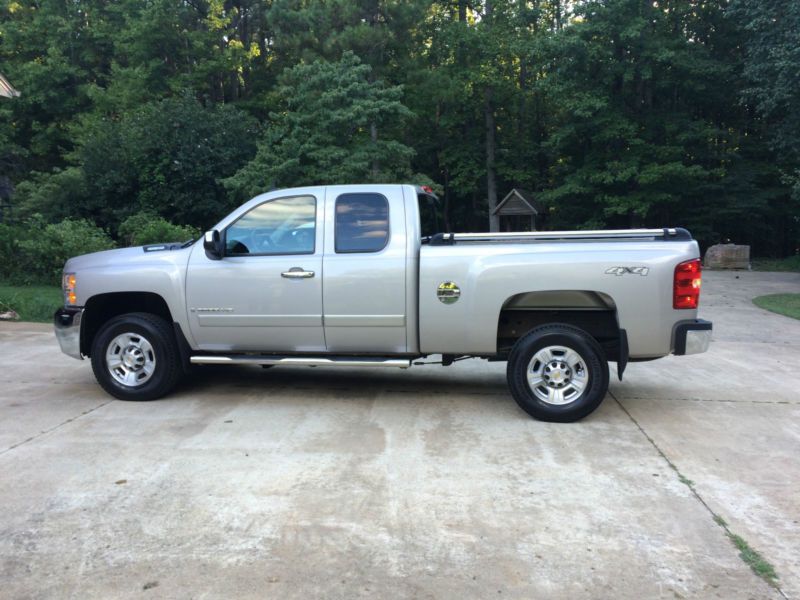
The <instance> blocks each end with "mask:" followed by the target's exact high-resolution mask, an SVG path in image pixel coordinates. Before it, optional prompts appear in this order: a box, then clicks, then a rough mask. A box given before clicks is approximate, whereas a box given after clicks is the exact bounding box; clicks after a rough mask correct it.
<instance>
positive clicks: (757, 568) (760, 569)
mask: <svg viewBox="0 0 800 600" xmlns="http://www.w3.org/2000/svg"><path fill="white" fill-rule="evenodd" d="M728 537H729V538H730V539H731V541H732V542H733V545H734V546H736V548H737V549H738V550H739V557H740V558H741V559H742V560H743V561H744V562H745V563H747V564H748V565H749V566H750V568H751V569H753V573H755V574H756V575H758V576H759V577H761V578H762V579H763V580H764V581H766V582H767V583H769V584H770V585H773V586H774V585H775V583H776V581H777V579H778V574H777V573H776V572H775V567H773V566H772V565H771V564H769V563H768V562H767V560H766V559H765V558H764V557H763V556H761V555H760V554H759V553H758V551H757V550H754V549H753V548H751V547H750V544H748V543H747V542H746V541H745V540H744V539H743V538H742V537H741V536H738V535H736V534H735V533H731V532H730V531H729V532H728Z"/></svg>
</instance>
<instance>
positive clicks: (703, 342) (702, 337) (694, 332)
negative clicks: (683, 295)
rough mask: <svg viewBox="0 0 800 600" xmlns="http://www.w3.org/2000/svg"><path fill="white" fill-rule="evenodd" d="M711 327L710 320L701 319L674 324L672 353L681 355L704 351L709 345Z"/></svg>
mask: <svg viewBox="0 0 800 600" xmlns="http://www.w3.org/2000/svg"><path fill="white" fill-rule="evenodd" d="M713 327H714V326H713V325H712V323H711V321H705V320H703V319H695V320H693V321H683V322H681V323H678V324H677V325H675V333H674V337H673V339H674V341H675V349H674V350H673V351H672V353H673V354H677V355H679V356H681V355H685V354H700V353H701V352H706V351H707V350H708V347H709V346H710V345H711V332H712V331H713Z"/></svg>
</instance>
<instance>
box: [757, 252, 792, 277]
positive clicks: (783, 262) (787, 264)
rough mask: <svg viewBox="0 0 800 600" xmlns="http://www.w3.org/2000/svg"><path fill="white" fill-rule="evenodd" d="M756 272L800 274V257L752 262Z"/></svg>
mask: <svg viewBox="0 0 800 600" xmlns="http://www.w3.org/2000/svg"><path fill="white" fill-rule="evenodd" d="M752 267H753V270H754V271H789V272H794V273H800V255H797V254H795V255H794V256H787V257H786V258H782V259H774V258H773V259H769V258H767V259H759V260H754V261H752Z"/></svg>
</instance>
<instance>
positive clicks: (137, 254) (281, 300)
mask: <svg viewBox="0 0 800 600" xmlns="http://www.w3.org/2000/svg"><path fill="white" fill-rule="evenodd" d="M435 227H436V219H435V197H434V196H433V194H432V193H431V192H430V190H429V189H427V188H420V187H415V186H411V185H339V186H320V187H307V188H296V189H287V190H279V191H273V192H269V193H267V194H262V195H260V196H258V197H256V198H254V199H253V200H251V201H249V202H247V203H246V204H244V205H243V206H241V207H239V208H238V209H236V210H235V211H233V212H232V213H231V214H230V215H228V216H227V217H225V218H224V219H222V221H220V222H219V223H218V224H217V225H216V227H215V228H214V229H213V230H211V231H208V232H207V233H206V234H205V235H204V236H203V238H202V239H200V240H197V241H196V242H187V243H184V244H157V245H150V246H144V247H137V248H125V249H119V250H110V251H107V252H98V253H96V254H88V255H85V256H79V257H76V258H72V259H70V260H69V261H67V263H66V265H65V267H64V278H63V279H64V298H65V305H64V307H63V308H62V309H60V310H59V311H58V312H57V313H56V314H55V316H54V319H55V328H56V335H57V337H58V340H59V342H60V344H61V349H62V350H63V351H64V352H65V353H66V354H68V355H70V356H73V357H75V358H78V359H82V358H83V357H84V356H86V357H90V358H91V361H92V368H93V370H94V373H95V376H96V378H97V381H98V382H99V383H100V385H101V386H102V387H103V388H104V389H105V390H106V391H107V392H108V393H109V394H111V395H113V396H115V397H117V398H121V399H124V400H153V399H156V398H159V397H161V396H163V395H165V394H167V393H168V392H169V391H170V390H171V389H172V388H173V387H174V386H175V385H176V384H177V383H178V381H179V379H180V377H181V375H183V374H184V373H186V372H188V371H189V370H190V369H191V368H192V365H211V364H252V365H263V366H271V365H310V366H321V365H324V366H350V367H399V368H408V367H410V366H411V365H412V364H413V362H414V361H415V360H417V359H420V358H422V357H425V356H427V355H431V354H441V355H442V359H441V363H442V364H443V365H449V364H451V363H453V362H454V361H455V360H458V359H460V358H466V357H476V358H483V359H487V360H490V361H507V378H508V385H509V387H510V389H511V393H512V395H513V396H514V398H515V400H516V401H517V403H518V404H519V405H520V407H522V408H523V409H524V410H525V411H526V412H528V413H529V414H530V415H532V416H533V417H535V418H537V419H542V420H547V421H574V420H577V419H580V418H582V417H584V416H586V415H588V414H589V413H591V412H592V411H593V410H594V409H595V408H597V406H598V405H599V404H600V402H602V400H603V398H604V396H605V394H606V390H607V388H608V380H609V370H608V363H609V362H614V363H616V365H617V373H618V376H619V377H620V378H621V377H622V373H623V371H624V370H625V366H626V365H627V363H628V362H634V361H642V360H650V359H654V358H658V357H661V356H666V355H668V354H670V353H672V354H693V353H698V352H704V351H705V350H707V348H708V345H709V342H710V339H711V323H709V322H707V321H703V320H699V319H697V318H696V317H697V305H698V300H699V294H700V282H701V277H700V260H699V249H698V245H697V242H695V241H694V240H692V238H691V235H690V234H689V232H687V231H686V230H684V229H632V230H621V231H572V232H564V231H551V232H532V233H492V234H489V233H464V234H458V233H456V234H450V233H445V234H443V233H436V230H435Z"/></svg>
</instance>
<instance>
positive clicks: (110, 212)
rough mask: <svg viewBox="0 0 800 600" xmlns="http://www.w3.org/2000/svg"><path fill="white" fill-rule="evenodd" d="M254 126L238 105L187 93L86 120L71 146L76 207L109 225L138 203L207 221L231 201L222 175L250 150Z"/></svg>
mask: <svg viewBox="0 0 800 600" xmlns="http://www.w3.org/2000/svg"><path fill="white" fill-rule="evenodd" d="M255 131H256V125H255V122H254V121H253V119H252V118H250V117H248V116H247V115H245V114H243V113H242V112H241V111H239V110H237V109H235V108H233V107H231V106H227V105H224V106H211V107H204V106H202V105H201V104H200V103H198V102H197V101H196V100H194V99H193V98H189V97H186V96H180V97H178V98H169V99H167V100H162V101H159V102H152V103H148V104H145V105H143V106H141V107H139V108H137V109H136V110H134V111H132V112H130V113H127V114H125V115H123V116H122V117H121V118H119V119H115V118H109V117H102V118H99V119H94V120H87V121H85V123H84V124H83V129H82V131H81V137H80V138H79V140H78V148H77V149H76V151H75V153H74V156H75V159H76V161H77V162H78V163H79V164H80V166H81V169H82V171H83V174H84V179H85V181H86V188H87V195H86V197H84V198H82V199H81V200H82V201H81V202H80V205H79V206H78V207H76V209H77V210H76V213H75V214H77V215H78V216H81V217H87V218H92V219H93V220H95V221H96V222H98V223H100V224H103V225H105V226H108V227H114V226H116V225H117V224H118V223H119V222H120V221H121V220H123V219H124V218H127V217H128V216H130V215H132V214H135V213H137V212H139V211H141V210H147V211H150V212H152V213H154V214H157V215H161V216H165V217H168V218H169V220H171V221H173V222H176V223H179V224H192V225H208V224H210V223H212V222H214V221H216V220H217V219H218V218H220V217H222V216H223V215H224V214H225V213H226V212H227V211H228V210H230V209H231V208H232V205H231V204H230V202H229V201H228V199H227V197H226V194H225V191H224V189H223V188H222V185H221V184H220V183H219V179H221V178H223V177H227V176H230V175H232V174H233V173H234V172H235V171H236V170H237V169H238V168H239V167H241V166H242V165H243V164H244V163H245V162H246V161H247V160H248V159H249V158H250V157H251V156H252V155H253V153H254V152H255V141H254V136H255Z"/></svg>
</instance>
